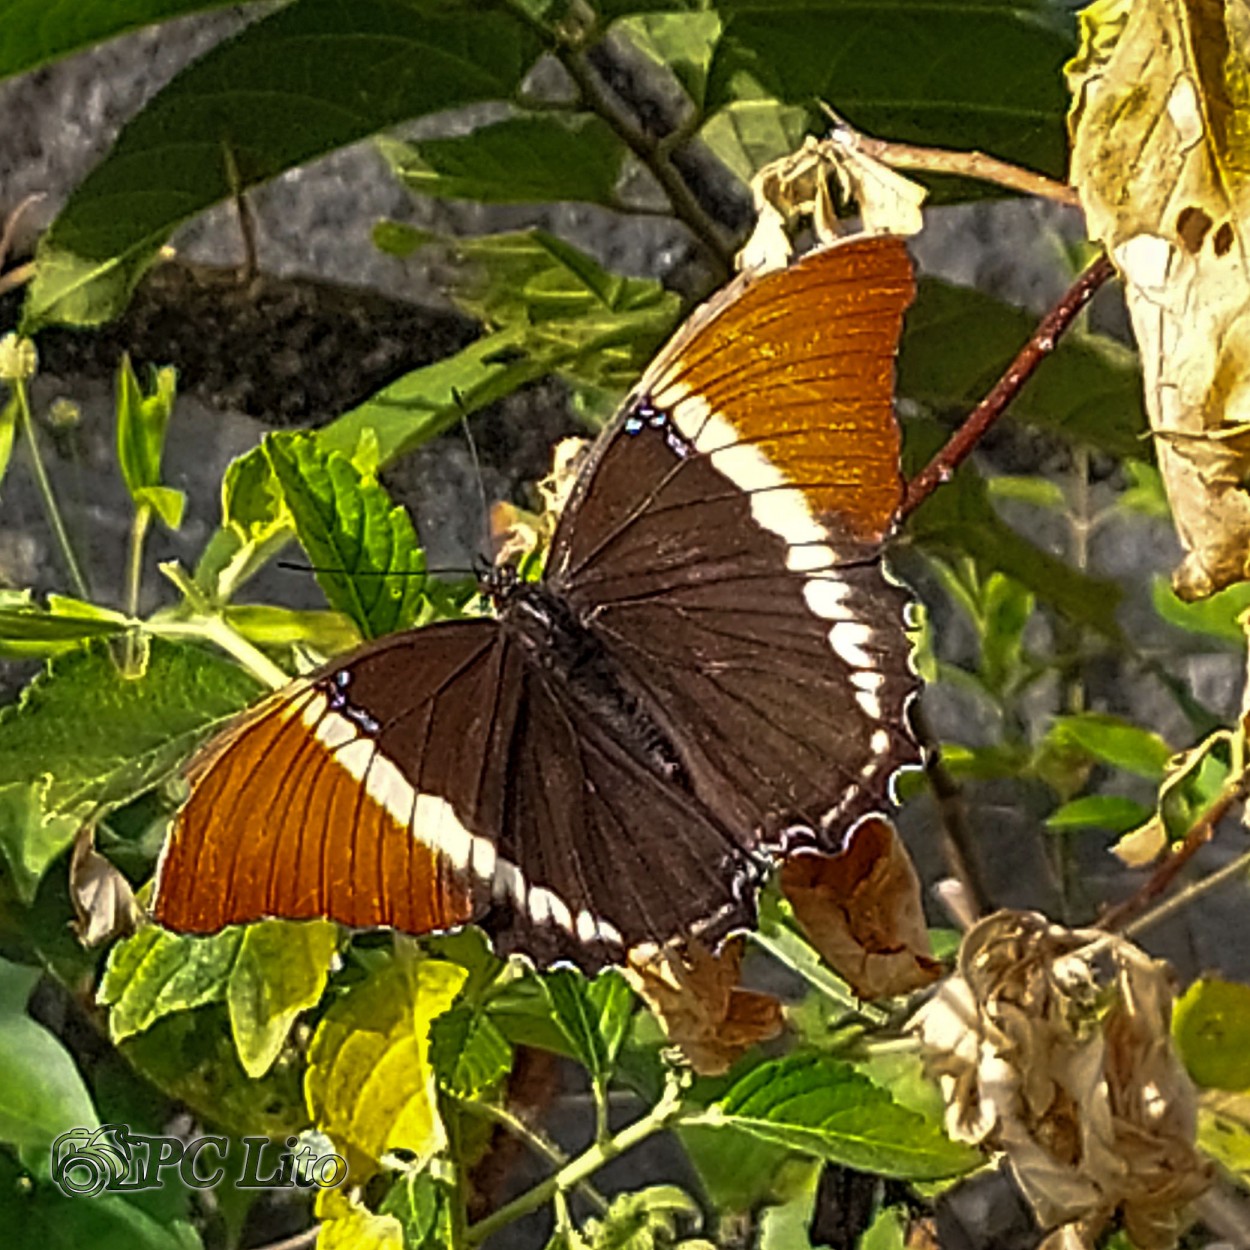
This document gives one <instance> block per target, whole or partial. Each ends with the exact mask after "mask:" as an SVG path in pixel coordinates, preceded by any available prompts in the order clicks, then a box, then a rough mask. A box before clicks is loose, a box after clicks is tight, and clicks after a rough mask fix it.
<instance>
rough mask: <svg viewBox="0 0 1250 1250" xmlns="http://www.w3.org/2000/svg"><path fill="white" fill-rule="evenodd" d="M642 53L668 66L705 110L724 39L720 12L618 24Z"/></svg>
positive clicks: (650, 16) (647, 16) (640, 17)
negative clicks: (718, 47) (706, 93)
mask: <svg viewBox="0 0 1250 1250" xmlns="http://www.w3.org/2000/svg"><path fill="white" fill-rule="evenodd" d="M614 33H615V34H618V35H621V34H623V35H624V36H625V38H626V39H628V40H629V41H630V43H632V44H633V45H634V47H636V48H637V49H638V50H639V51H640V52H642V53H644V54H645V55H646V56H649V57H650V58H651V59H652V60H653V61H655V62H656V63H657V64H659V65H663V66H665V67H666V68H667V69H668V70H669V71H670V72H671V73H672V75H673V77H674V78H676V79H677V81H678V82H679V83H681V85H682V87H683V88H684V90H685V92H686V94H687V95H688V96H689V97H690V99H691V100H692V101H693V102H694V104H695V105H696V106H699V107H702V104H703V93H704V89H705V87H706V86H707V73H708V69H709V68H710V66H711V64H712V56H713V54H714V53H715V51H716V44H717V42H718V41H719V39H720V34H721V20H720V18H719V17H718V16H717V14H716V13H714V12H711V11H707V12H702V13H639V14H635V15H633V16H631V17H626V18H623V19H622V20H621V21H620V22H618V23H617V25H616V29H615V31H614Z"/></svg>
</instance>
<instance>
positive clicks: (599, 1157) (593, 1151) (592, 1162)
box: [465, 1080, 682, 1246]
mask: <svg viewBox="0 0 1250 1250" xmlns="http://www.w3.org/2000/svg"><path fill="white" fill-rule="evenodd" d="M681 1114H682V1104H681V1089H680V1086H679V1084H678V1083H677V1081H675V1080H673V1081H670V1083H669V1086H668V1088H667V1089H666V1090H665V1091H664V1094H663V1096H662V1097H661V1098H660V1101H659V1102H657V1103H656V1104H655V1106H654V1107H652V1109H651V1110H650V1111H649V1112H648V1113H647V1114H646V1115H644V1116H643V1117H642V1118H641V1119H638V1120H635V1121H634V1122H633V1123H632V1124H630V1125H629V1126H628V1127H626V1128H623V1129H622V1130H621V1131H620V1132H619V1133H617V1134H616V1136H615V1137H609V1138H608V1139H607V1140H606V1141H602V1142H595V1143H594V1145H592V1146H591V1147H590V1149H589V1150H587V1151H585V1152H584V1153H583V1154H580V1155H578V1156H577V1158H576V1159H573V1160H572V1161H571V1162H569V1163H567V1164H565V1166H564V1167H562V1168H561V1169H560V1170H559V1171H558V1172H557V1173H556V1174H555V1175H554V1176H549V1177H548V1178H547V1179H546V1180H545V1181H542V1182H541V1183H540V1184H538V1185H535V1186H534V1188H533V1189H530V1190H527V1191H526V1192H525V1193H523V1194H521V1196H520V1197H519V1198H514V1199H513V1200H512V1201H511V1202H509V1203H507V1204H506V1205H505V1206H502V1207H500V1208H499V1210H498V1211H496V1212H495V1213H494V1214H493V1215H488V1216H487V1217H486V1218H485V1219H484V1220H479V1221H478V1222H477V1223H476V1224H474V1225H473V1226H472V1227H471V1228H469V1230H468V1232H467V1233H466V1234H465V1243H466V1245H470V1246H475V1245H478V1244H480V1243H481V1242H483V1241H485V1240H486V1238H487V1237H490V1236H492V1235H493V1234H494V1233H497V1232H498V1231H499V1230H500V1229H501V1228H506V1227H507V1226H508V1225H509V1224H511V1223H512V1222H513V1221H514V1220H519V1219H520V1218H521V1217H522V1216H523V1215H528V1214H529V1213H530V1212H531V1211H537V1210H538V1208H539V1207H541V1206H544V1205H545V1204H546V1203H548V1202H550V1201H551V1200H552V1198H554V1197H555V1195H556V1194H557V1193H562V1192H565V1191H567V1190H569V1189H572V1188H573V1187H574V1186H575V1185H580V1184H581V1183H582V1182H583V1181H585V1180H586V1179H587V1178H588V1177H590V1176H592V1175H593V1174H594V1173H595V1172H597V1171H598V1170H599V1169H600V1168H601V1167H603V1165H604V1164H605V1163H609V1162H611V1160H613V1159H615V1158H616V1157H617V1156H618V1155H622V1154H624V1153H625V1152H626V1151H627V1150H632V1149H633V1148H634V1147H635V1146H637V1145H638V1144H639V1143H640V1142H643V1141H645V1140H646V1139H647V1138H648V1137H650V1136H652V1134H654V1133H658V1132H659V1131H660V1130H661V1129H664V1128H667V1127H668V1126H669V1125H670V1124H672V1123H673V1122H674V1121H675V1120H676V1119H677V1118H678V1117H679V1116H680V1115H681Z"/></svg>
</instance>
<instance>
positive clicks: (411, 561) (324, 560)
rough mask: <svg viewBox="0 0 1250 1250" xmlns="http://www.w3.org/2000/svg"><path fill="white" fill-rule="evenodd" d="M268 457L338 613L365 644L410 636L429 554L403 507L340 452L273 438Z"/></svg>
mask: <svg viewBox="0 0 1250 1250" xmlns="http://www.w3.org/2000/svg"><path fill="white" fill-rule="evenodd" d="M265 452H266V454H267V455H268V457H269V463H270V464H271V465H272V466H273V471H274V473H275V475H276V476H277V479H278V481H279V483H280V484H281V487H282V494H283V498H284V500H285V502H286V506H287V508H288V510H289V511H290V514H291V517H292V519H293V520H294V524H295V532H296V534H297V535H298V537H299V540H300V543H301V545H302V546H303V548H304V550H305V551H306V552H307V553H308V558H309V560H311V561H312V564H313V568H314V569H316V570H317V574H316V575H317V581H318V582H319V583H320V585H321V588H322V590H324V591H325V596H326V599H327V600H328V601H329V603H330V606H331V607H332V608H335V609H337V610H338V611H340V612H342V613H343V614H344V615H345V616H347V617H348V618H349V619H350V620H352V621H354V622H355V624H356V626H357V628H358V629H359V630H360V633H361V635H362V636H363V637H365V638H380V637H381V636H382V635H383V634H390V633H394V632H395V631H396V630H399V629H405V628H407V627H408V626H410V625H412V624H413V622H414V621H415V620H416V619H417V616H418V614H419V612H420V611H421V607H422V601H423V600H422V588H423V584H424V581H425V555H424V553H423V552H422V551H421V548H420V547H419V546H418V545H417V534H416V531H415V530H414V529H413V527H412V521H411V520H410V519H409V517H408V513H407V512H405V511H404V510H403V508H398V507H395V506H394V505H393V504H392V503H391V501H390V499H389V498H388V497H387V495H386V493H385V491H383V490H382V488H381V487H380V486H379V485H378V484H377V483H376V482H372V481H369V480H368V479H366V478H365V477H364V476H363V475H362V474H361V473H360V472H359V471H358V470H357V469H356V468H355V466H354V465H353V464H352V463H351V461H350V460H348V459H347V457H346V456H344V455H342V454H341V453H339V452H326V451H323V450H321V448H319V447H318V445H317V442H316V440H315V439H313V438H311V437H308V436H307V435H298V434H294V435H278V434H271V435H270V436H269V437H268V438H267V439H266V440H265Z"/></svg>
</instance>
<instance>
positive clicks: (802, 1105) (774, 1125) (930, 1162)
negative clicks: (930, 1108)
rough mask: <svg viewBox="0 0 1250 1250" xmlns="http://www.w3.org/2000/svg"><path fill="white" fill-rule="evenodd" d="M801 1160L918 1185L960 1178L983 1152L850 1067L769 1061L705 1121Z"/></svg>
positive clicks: (811, 1059) (817, 1058)
mask: <svg viewBox="0 0 1250 1250" xmlns="http://www.w3.org/2000/svg"><path fill="white" fill-rule="evenodd" d="M705 1122H707V1123H709V1124H715V1125H720V1124H724V1125H725V1126H726V1127H728V1128H736V1129H740V1130H742V1131H743V1132H746V1133H750V1134H751V1135H752V1136H754V1137H758V1138H760V1139H761V1140H763V1141H766V1142H769V1143H771V1144H773V1145H778V1146H785V1147H787V1148H788V1149H790V1150H793V1151H796V1152H798V1153H800V1154H806V1155H811V1156H814V1157H815V1158H819V1159H825V1160H828V1161H829V1162H832V1163H841V1164H845V1165H846V1166H848V1167H854V1168H859V1169H860V1170H861V1171H869V1172H879V1173H881V1174H883V1175H886V1176H900V1177H906V1178H908V1179H911V1180H936V1179H939V1178H941V1177H944V1176H958V1175H960V1174H961V1173H963V1172H966V1171H968V1170H969V1169H971V1168H973V1167H975V1166H976V1164H977V1162H978V1158H979V1156H978V1155H977V1152H976V1151H974V1150H971V1149H969V1148H968V1147H966V1146H961V1145H957V1144H956V1143H954V1142H952V1141H951V1140H950V1139H949V1138H947V1136H946V1134H945V1133H944V1132H943V1131H942V1127H941V1124H940V1122H938V1121H935V1120H933V1119H930V1118H928V1117H926V1116H924V1115H923V1114H921V1113H920V1112H917V1111H914V1110H912V1109H910V1108H908V1107H904V1106H901V1105H900V1104H899V1103H896V1102H895V1101H894V1099H893V1098H892V1097H891V1095H890V1093H889V1091H888V1090H885V1089H882V1088H880V1087H879V1086H877V1085H874V1084H873V1083H872V1082H871V1081H870V1080H868V1079H867V1078H866V1077H864V1076H862V1075H860V1074H859V1073H858V1072H856V1071H855V1070H854V1069H853V1068H852V1067H851V1066H850V1065H849V1064H847V1063H843V1062H841V1061H839V1060H836V1059H832V1058H829V1057H828V1056H824V1055H805V1054H794V1055H790V1056H788V1057H787V1058H785V1059H779V1060H776V1061H774V1062H770V1063H762V1064H760V1065H759V1066H758V1067H755V1068H753V1069H752V1070H751V1071H749V1072H748V1073H747V1074H746V1075H745V1076H743V1077H742V1079H741V1080H739V1081H738V1082H737V1083H736V1084H734V1085H733V1086H732V1087H731V1088H730V1089H729V1091H728V1092H727V1093H726V1094H725V1096H724V1097H723V1098H722V1099H721V1100H720V1102H719V1103H718V1104H717V1105H716V1106H715V1107H714V1108H713V1109H712V1111H710V1112H709V1113H708V1115H707V1116H706V1117H705Z"/></svg>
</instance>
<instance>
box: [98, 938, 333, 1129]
mask: <svg viewBox="0 0 1250 1250" xmlns="http://www.w3.org/2000/svg"><path fill="white" fill-rule="evenodd" d="M201 940H202V939H201ZM210 940H211V939H210ZM119 1050H120V1051H121V1053H122V1055H123V1056H124V1057H125V1058H126V1060H128V1062H129V1063H130V1064H131V1065H132V1066H133V1067H134V1068H135V1069H136V1070H137V1071H139V1072H142V1073H143V1074H144V1076H145V1077H147V1079H148V1080H149V1081H151V1083H152V1084H153V1085H155V1086H156V1087H157V1088H159V1089H162V1090H164V1091H165V1092H166V1093H167V1094H168V1095H169V1096H170V1097H172V1098H177V1099H178V1100H179V1101H181V1102H184V1103H186V1104H187V1106H189V1107H191V1108H192V1109H193V1110H194V1111H195V1112H196V1114H197V1115H198V1116H199V1118H200V1119H201V1120H204V1121H207V1122H208V1123H211V1124H214V1125H216V1126H218V1127H219V1128H220V1129H221V1130H222V1131H224V1132H227V1133H230V1134H231V1135H233V1136H236V1137H243V1136H248V1135H250V1134H254V1133H262V1134H264V1135H265V1136H267V1137H275V1138H282V1137H287V1136H289V1135H291V1134H293V1133H298V1132H300V1131H301V1130H302V1129H304V1128H306V1127H307V1126H308V1113H307V1111H306V1110H305V1108H304V1100H303V1091H302V1089H301V1088H300V1086H301V1081H302V1077H303V1073H302V1071H301V1069H300V1067H299V1065H298V1064H293V1063H292V1064H283V1063H279V1064H275V1065H274V1066H273V1067H272V1068H270V1070H269V1071H268V1072H267V1073H266V1074H265V1076H264V1077H263V1078H261V1079H260V1080H258V1081H257V1080H251V1079H249V1078H248V1076H247V1073H245V1072H244V1071H243V1068H242V1066H241V1065H240V1063H239V1055H238V1051H237V1050H236V1049H235V1045H234V1042H233V1040H232V1039H231V1036H230V1020H229V1017H228V1015H227V1012H226V1006H225V1002H224V1001H223V1000H222V999H221V996H220V995H219V997H218V1001H215V1002H213V1003H210V1004H209V1005H207V1006H203V1007H198V1008H196V1009H195V1010H192V1011H174V1012H172V1013H171V1014H168V1015H165V1016H162V1017H161V1018H160V1019H158V1020H157V1021H156V1023H155V1024H153V1025H152V1026H151V1027H150V1028H147V1029H145V1030H144V1031H143V1032H142V1033H138V1034H135V1035H133V1036H131V1037H128V1038H127V1039H126V1040H125V1041H124V1042H121V1043H120V1045H119Z"/></svg>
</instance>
